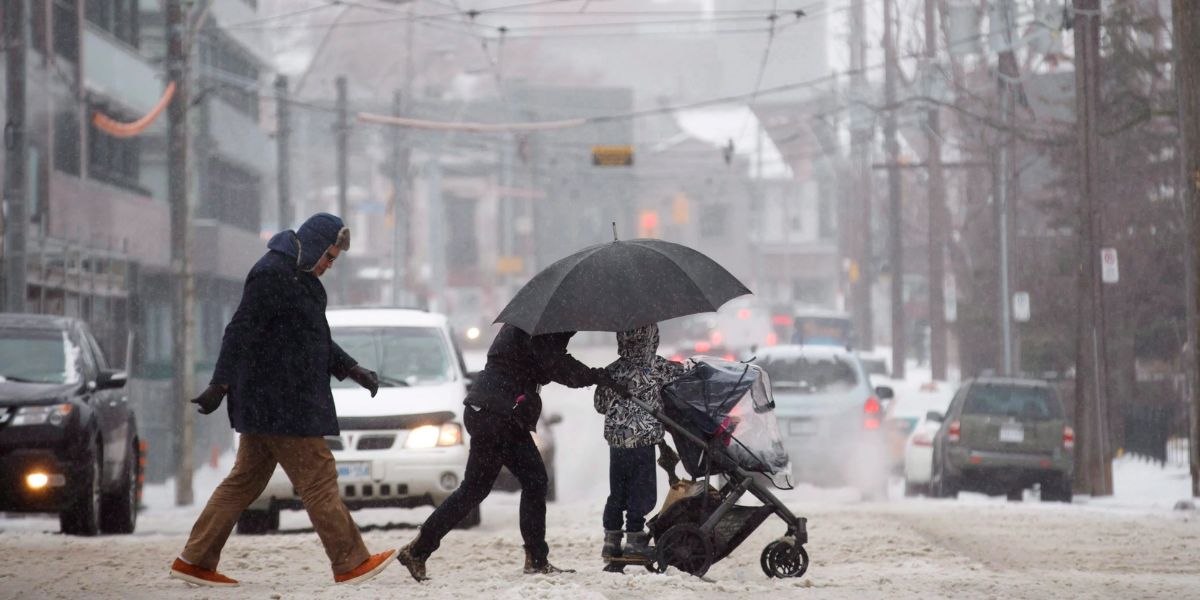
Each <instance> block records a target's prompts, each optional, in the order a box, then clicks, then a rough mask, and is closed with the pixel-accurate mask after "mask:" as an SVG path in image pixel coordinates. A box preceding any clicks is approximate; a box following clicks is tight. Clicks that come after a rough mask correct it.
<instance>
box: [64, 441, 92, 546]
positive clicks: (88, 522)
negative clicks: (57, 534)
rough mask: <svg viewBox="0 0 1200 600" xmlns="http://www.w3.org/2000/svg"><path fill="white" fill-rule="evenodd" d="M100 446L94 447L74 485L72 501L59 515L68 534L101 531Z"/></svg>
mask: <svg viewBox="0 0 1200 600" xmlns="http://www.w3.org/2000/svg"><path fill="white" fill-rule="evenodd" d="M101 464H102V463H101V456H100V446H99V444H97V445H96V446H95V447H93V448H92V451H91V456H89V457H88V460H87V464H86V466H85V467H84V468H83V469H82V470H81V471H80V472H79V477H78V479H77V481H76V482H75V484H74V485H73V486H72V488H73V490H74V493H73V494H72V497H73V499H72V500H71V503H70V504H68V505H67V507H66V508H65V509H63V511H62V512H61V513H59V515H58V522H59V525H60V526H61V527H62V532H63V533H65V534H67V535H96V534H97V533H99V532H100V495H101V494H100V469H101Z"/></svg>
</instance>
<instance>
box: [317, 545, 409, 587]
mask: <svg viewBox="0 0 1200 600" xmlns="http://www.w3.org/2000/svg"><path fill="white" fill-rule="evenodd" d="M395 557H396V550H395V549H394V548H393V549H392V550H388V551H387V552H380V553H379V554H373V555H371V558H368V559H367V560H364V561H363V564H361V565H358V566H357V567H354V570H353V571H350V572H349V573H342V574H341V575H334V576H333V582H334V583H339V584H340V583H362V582H364V581H366V580H368V579H370V578H372V577H374V576H376V575H378V574H380V573H381V572H383V570H384V569H386V568H388V565H390V564H392V559H393V558H395Z"/></svg>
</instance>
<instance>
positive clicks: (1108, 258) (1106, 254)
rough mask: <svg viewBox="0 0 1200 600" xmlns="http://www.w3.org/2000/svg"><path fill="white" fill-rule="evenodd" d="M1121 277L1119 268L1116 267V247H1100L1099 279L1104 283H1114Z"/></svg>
mask: <svg viewBox="0 0 1200 600" xmlns="http://www.w3.org/2000/svg"><path fill="white" fill-rule="evenodd" d="M1120 279H1121V273H1120V269H1119V268H1118V261H1117V249H1116V248H1101V249H1100V281H1103V282H1104V283H1116V282H1117V281H1119V280H1120Z"/></svg>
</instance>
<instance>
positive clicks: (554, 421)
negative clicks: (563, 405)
mask: <svg viewBox="0 0 1200 600" xmlns="http://www.w3.org/2000/svg"><path fill="white" fill-rule="evenodd" d="M562 420H563V418H562V415H560V414H558V413H550V414H549V415H546V426H547V427H550V426H554V425H558V424H559V423H562Z"/></svg>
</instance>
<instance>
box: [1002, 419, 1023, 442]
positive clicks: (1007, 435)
mask: <svg viewBox="0 0 1200 600" xmlns="http://www.w3.org/2000/svg"><path fill="white" fill-rule="evenodd" d="M1000 441H1002V442H1012V443H1014V444H1016V443H1020V442H1024V441H1025V428H1024V427H1021V426H1020V425H1018V424H1016V423H1005V424H1004V425H1001V426H1000Z"/></svg>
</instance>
